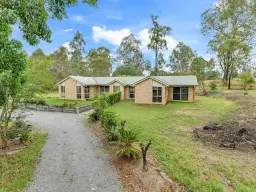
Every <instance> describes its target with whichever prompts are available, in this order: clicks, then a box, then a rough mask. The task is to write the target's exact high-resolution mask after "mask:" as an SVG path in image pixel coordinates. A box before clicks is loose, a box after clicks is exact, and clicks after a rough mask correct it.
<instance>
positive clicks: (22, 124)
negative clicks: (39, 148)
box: [13, 116, 27, 129]
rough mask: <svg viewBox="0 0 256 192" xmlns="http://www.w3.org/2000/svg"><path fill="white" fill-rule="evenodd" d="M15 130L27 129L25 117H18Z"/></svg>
mask: <svg viewBox="0 0 256 192" xmlns="http://www.w3.org/2000/svg"><path fill="white" fill-rule="evenodd" d="M13 128H14V129H26V128H27V123H26V122H25V120H24V117H23V116H18V117H17V118H16V119H15V121H14V122H13Z"/></svg>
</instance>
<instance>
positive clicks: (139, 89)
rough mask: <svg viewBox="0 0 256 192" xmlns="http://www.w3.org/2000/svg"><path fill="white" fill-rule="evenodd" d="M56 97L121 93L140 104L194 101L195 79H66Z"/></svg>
mask: <svg viewBox="0 0 256 192" xmlns="http://www.w3.org/2000/svg"><path fill="white" fill-rule="evenodd" d="M57 85H58V86H59V97H60V98H62V99H69V100H84V99H89V98H92V97H94V96H95V95H96V94H103V93H109V92H118V91H120V92H121V93H122V94H121V99H122V100H124V99H133V100H135V103H139V104H163V105H165V104H166V103H167V102H171V101H175V100H176V101H177V100H178V101H189V102H194V101H195V86H197V85H198V83H197V78H196V76H139V77H137V76H136V77H82V76H69V77H67V78H66V79H63V80H62V81H60V82H59V83H57Z"/></svg>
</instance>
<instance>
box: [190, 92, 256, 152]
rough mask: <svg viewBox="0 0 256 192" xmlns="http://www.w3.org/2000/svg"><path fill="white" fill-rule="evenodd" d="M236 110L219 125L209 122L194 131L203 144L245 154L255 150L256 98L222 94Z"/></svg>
mask: <svg viewBox="0 0 256 192" xmlns="http://www.w3.org/2000/svg"><path fill="white" fill-rule="evenodd" d="M221 96H223V97H224V98H226V99H228V100H232V101H234V102H235V103H236V104H237V105H238V108H237V109H236V110H235V111H234V112H233V114H232V116H231V117H230V118H229V119H227V120H224V121H223V122H221V123H216V122H210V123H207V124H206V125H204V126H203V127H200V128H196V129H195V130H194V133H195V135H196V136H197V137H198V138H199V139H200V140H202V141H203V142H205V143H209V144H214V145H217V146H219V147H224V148H229V149H237V150H240V151H245V152H250V151H252V152H255V150H256V96H255V95H244V94H241V93H224V94H221Z"/></svg>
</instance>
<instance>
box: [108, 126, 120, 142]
mask: <svg viewBox="0 0 256 192" xmlns="http://www.w3.org/2000/svg"><path fill="white" fill-rule="evenodd" d="M106 133H107V134H108V136H107V139H108V141H109V142H111V141H119V138H120V133H119V129H118V128H117V127H114V126H112V127H110V128H108V129H106Z"/></svg>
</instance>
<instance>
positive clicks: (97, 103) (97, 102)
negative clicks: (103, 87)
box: [92, 94, 109, 119]
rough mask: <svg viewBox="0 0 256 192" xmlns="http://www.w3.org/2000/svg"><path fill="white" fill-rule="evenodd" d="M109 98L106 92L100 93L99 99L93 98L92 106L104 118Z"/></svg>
mask: <svg viewBox="0 0 256 192" xmlns="http://www.w3.org/2000/svg"><path fill="white" fill-rule="evenodd" d="M108 100H109V99H108V96H107V95H106V94H103V95H100V96H98V97H97V99H94V100H93V103H92V108H93V109H94V111H95V113H96V114H97V116H98V117H99V118H100V119H102V116H103V112H104V109H106V108H107V107H108V106H109V102H108Z"/></svg>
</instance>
